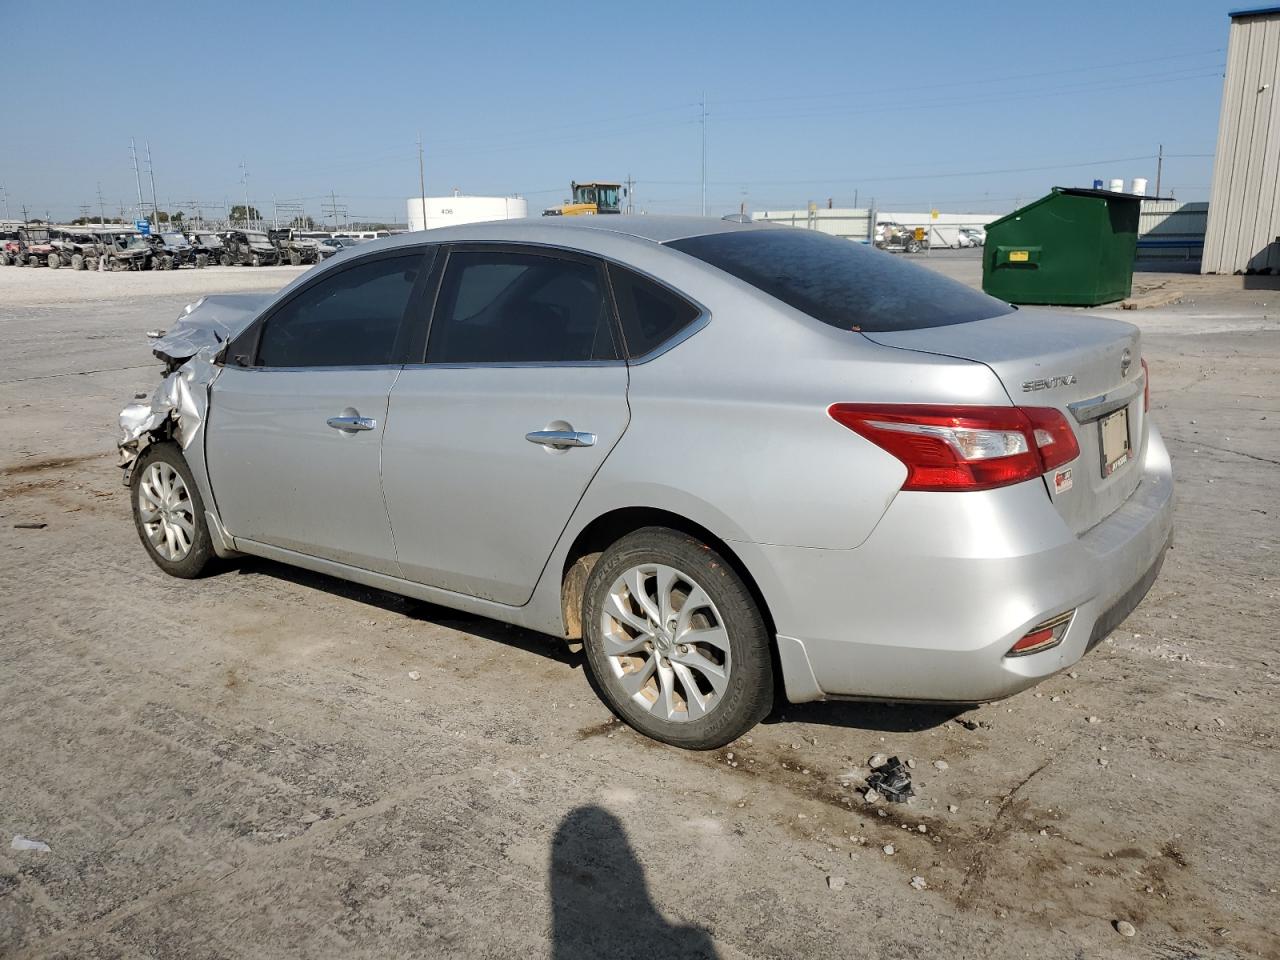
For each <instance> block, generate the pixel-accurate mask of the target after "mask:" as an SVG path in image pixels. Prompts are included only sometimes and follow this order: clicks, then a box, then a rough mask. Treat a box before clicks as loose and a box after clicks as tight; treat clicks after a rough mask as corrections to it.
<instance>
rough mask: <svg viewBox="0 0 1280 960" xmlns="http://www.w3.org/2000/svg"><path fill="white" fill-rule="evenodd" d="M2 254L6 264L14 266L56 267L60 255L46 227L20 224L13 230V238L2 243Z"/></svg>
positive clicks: (59, 264)
mask: <svg viewBox="0 0 1280 960" xmlns="http://www.w3.org/2000/svg"><path fill="white" fill-rule="evenodd" d="M4 255H5V260H6V262H7V263H8V264H11V265H13V266H15V267H43V266H46V265H47V266H50V267H53V268H55V269H56V268H58V267H60V266H62V257H61V255H60V253H59V252H58V249H57V248H56V247H55V246H54V245H53V242H52V237H51V236H50V233H49V228H48V227H43V226H22V227H19V228H18V229H17V230H15V231H14V238H13V239H12V240H6V241H5V243H4Z"/></svg>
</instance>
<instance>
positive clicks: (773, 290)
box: [668, 227, 1013, 333]
mask: <svg viewBox="0 0 1280 960" xmlns="http://www.w3.org/2000/svg"><path fill="white" fill-rule="evenodd" d="M668 246H670V247H672V248H674V249H676V250H679V251H681V252H682V253H687V254H689V255H690V256H691V257H697V258H698V259H699V260H702V261H704V262H705V263H709V264H711V266H713V267H718V268H719V269H721V270H723V271H724V272H725V273H728V274H731V275H732V276H735V277H737V278H738V279H739V280H743V281H745V282H746V283H749V284H751V285H752V286H753V287H755V288H757V289H758V290H761V291H763V292H764V293H767V294H768V295H769V296H771V297H776V298H777V299H778V300H781V301H782V302H783V303H785V304H787V305H788V306H791V307H794V308H795V309H797V310H800V311H801V312H803V313H807V314H808V315H809V316H811V317H813V318H814V319H816V320H821V321H822V322H823V323H826V324H829V325H830V326H833V327H839V328H840V329H842V330H855V331H860V332H861V331H866V332H869V333H870V332H878V331H886V330H916V329H920V328H923V327H942V326H947V325H948V324H953V323H968V322H969V321H971V320H981V319H985V318H987V317H997V316H1000V315H1002V314H1006V313H1012V312H1013V307H1011V306H1009V305H1008V304H1007V303H1005V302H1003V301H1001V300H996V299H995V298H994V297H989V296H987V295H986V294H985V293H980V292H979V291H977V290H974V289H973V288H972V287H967V286H965V285H964V284H963V283H959V282H958V281H955V280H952V279H950V278H948V277H944V276H942V275H941V274H939V273H936V272H934V271H933V270H930V269H928V268H926V267H921V266H917V265H916V264H913V263H908V262H907V261H906V260H902V259H899V258H898V257H895V256H894V255H893V254H890V253H884V252H882V251H880V250H876V249H873V248H871V247H868V246H866V245H864V244H860V243H854V242H853V241H851V240H843V239H841V238H839V237H832V236H828V235H826V234H821V233H817V232H815V231H812V230H801V229H797V228H793V227H770V228H768V229H763V230H743V231H741V232H739V231H733V232H731V233H716V234H711V235H709V236H705V237H690V238H688V239H684V240H674V241H672V242H671V243H669V244H668Z"/></svg>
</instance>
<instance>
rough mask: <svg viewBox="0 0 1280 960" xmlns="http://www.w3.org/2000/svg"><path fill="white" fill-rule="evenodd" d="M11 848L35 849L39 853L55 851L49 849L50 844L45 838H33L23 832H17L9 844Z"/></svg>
mask: <svg viewBox="0 0 1280 960" xmlns="http://www.w3.org/2000/svg"><path fill="white" fill-rule="evenodd" d="M9 849H10V850H35V851H36V852H37V853H53V851H52V850H50V849H49V845H48V844H47V843H45V842H44V841H43V840H32V839H30V838H28V837H24V836H22V835H21V834H15V835H14V838H13V840H12V841H11V842H10V844H9Z"/></svg>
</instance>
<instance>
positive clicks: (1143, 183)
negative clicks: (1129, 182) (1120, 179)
mask: <svg viewBox="0 0 1280 960" xmlns="http://www.w3.org/2000/svg"><path fill="white" fill-rule="evenodd" d="M1129 192H1130V193H1132V194H1133V195H1134V196H1135V197H1145V196H1146V195H1147V178H1146V177H1134V178H1133V189H1132V190H1130V191H1129Z"/></svg>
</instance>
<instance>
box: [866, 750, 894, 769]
mask: <svg viewBox="0 0 1280 960" xmlns="http://www.w3.org/2000/svg"><path fill="white" fill-rule="evenodd" d="M888 762H889V757H888V756H887V755H886V754H883V753H875V754H872V755H871V759H870V760H868V761H867V764H868V765H869V766H871V767H872V768H875V767H883V766H884V765H885V764H886V763H888Z"/></svg>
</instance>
